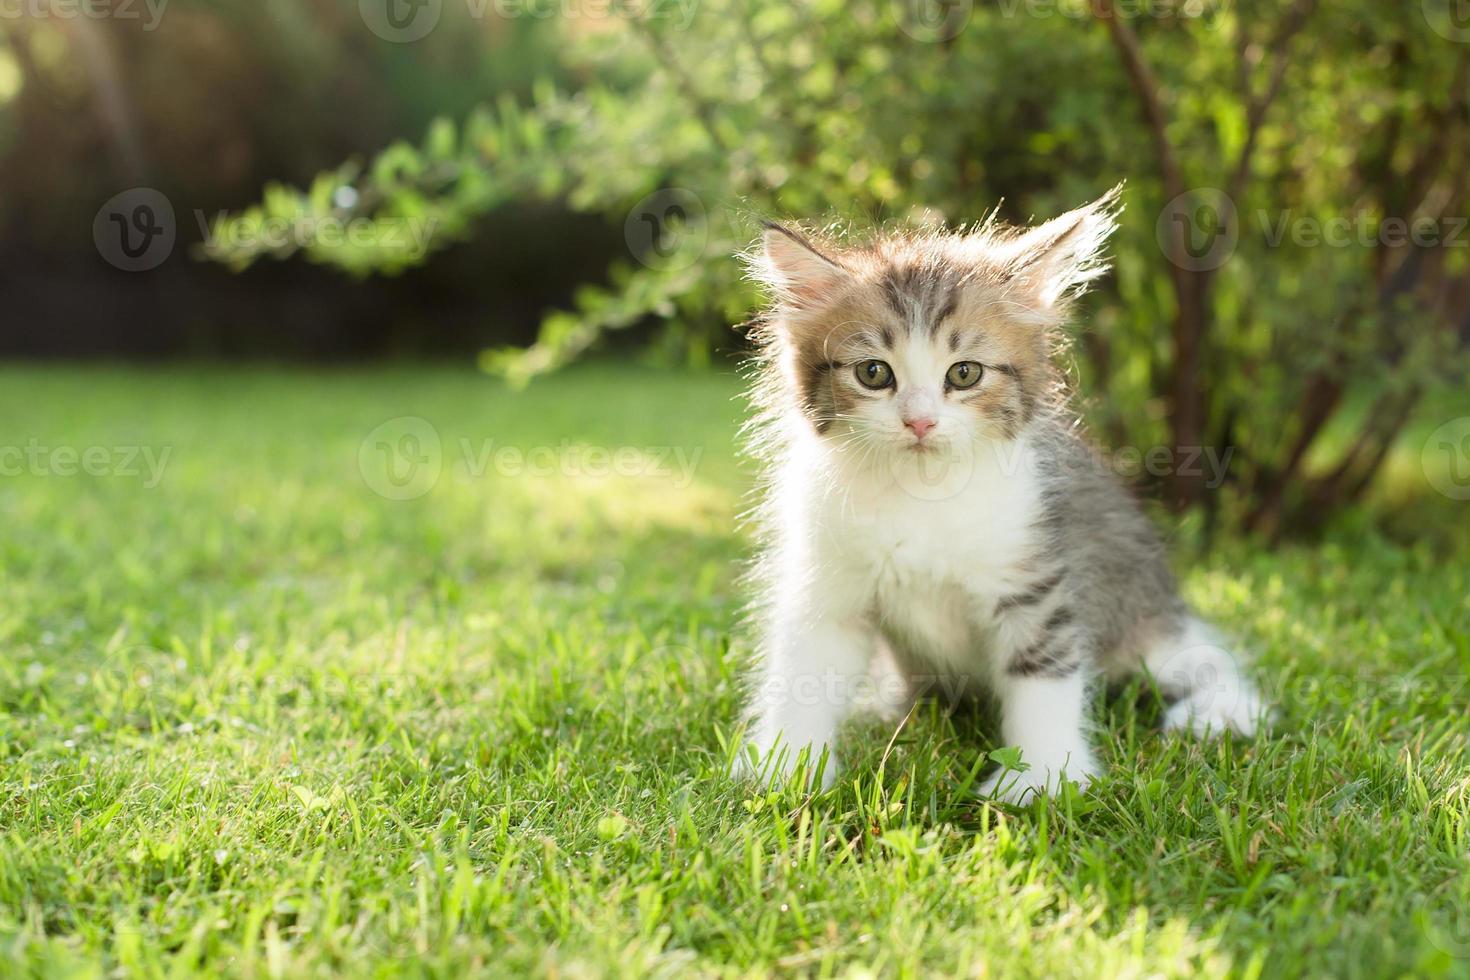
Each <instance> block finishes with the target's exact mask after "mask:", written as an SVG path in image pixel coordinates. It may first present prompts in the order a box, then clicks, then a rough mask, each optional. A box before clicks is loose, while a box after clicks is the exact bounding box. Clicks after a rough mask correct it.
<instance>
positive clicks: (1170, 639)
mask: <svg viewBox="0 0 1470 980" xmlns="http://www.w3.org/2000/svg"><path fill="white" fill-rule="evenodd" d="M1244 667H1245V664H1244V662H1243V660H1242V659H1241V657H1240V656H1239V655H1238V654H1236V653H1233V652H1232V651H1231V650H1229V649H1228V648H1226V647H1225V645H1224V643H1223V642H1222V641H1221V638H1220V637H1219V636H1218V635H1217V634H1216V633H1215V631H1214V630H1212V629H1210V627H1209V626H1207V625H1206V624H1204V623H1202V622H1200V621H1199V620H1198V619H1195V618H1194V617H1189V618H1188V619H1186V620H1185V621H1184V623H1183V626H1182V628H1180V629H1176V630H1171V631H1170V632H1169V633H1167V634H1166V635H1165V636H1164V637H1163V638H1161V639H1159V640H1156V641H1154V643H1153V644H1151V645H1150V646H1149V647H1148V648H1147V649H1146V650H1145V652H1144V656H1143V669H1144V670H1145V671H1146V672H1147V673H1148V675H1149V676H1150V677H1151V678H1152V679H1153V682H1154V683H1155V684H1157V685H1158V687H1159V690H1160V692H1162V693H1163V695H1164V696H1165V697H1166V698H1168V699H1169V700H1170V702H1171V703H1170V705H1169V707H1168V708H1167V709H1166V710H1165V712H1164V730H1165V731H1174V730H1180V729H1183V730H1188V731H1191V732H1194V733H1195V734H1196V735H1221V734H1223V733H1224V732H1225V731H1227V730H1229V731H1232V732H1235V733H1236V734H1237V735H1244V736H1246V737H1250V736H1251V735H1254V734H1255V731H1256V727H1257V726H1258V725H1261V724H1263V723H1267V722H1269V721H1270V708H1269V707H1268V706H1267V704H1266V701H1265V700H1264V699H1263V698H1262V697H1261V693H1260V691H1258V690H1257V689H1256V686H1255V684H1254V683H1252V682H1251V679H1250V678H1249V677H1248V676H1246V674H1245V670H1244Z"/></svg>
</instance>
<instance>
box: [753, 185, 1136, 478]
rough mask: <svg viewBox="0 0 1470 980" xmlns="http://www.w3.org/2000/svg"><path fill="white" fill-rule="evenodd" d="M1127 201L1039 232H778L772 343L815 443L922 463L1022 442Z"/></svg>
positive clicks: (763, 268)
mask: <svg viewBox="0 0 1470 980" xmlns="http://www.w3.org/2000/svg"><path fill="white" fill-rule="evenodd" d="M1116 199H1117V198H1116V192H1114V193H1110V194H1109V195H1107V196H1105V197H1104V198H1102V199H1101V200H1099V201H1097V202H1095V203H1094V204H1092V205H1089V206H1087V207H1085V208H1082V209H1079V210H1078V211H1074V212H1071V213H1069V214H1066V215H1063V216H1062V217H1061V218H1058V219H1056V220H1055V221H1051V222H1048V223H1046V224H1044V225H1042V226H1040V227H1038V228H1035V229H1032V230H1031V231H1028V232H1024V233H1022V232H1018V231H1014V230H1011V229H1006V228H997V227H994V226H988V227H986V228H983V229H981V230H979V231H976V232H972V233H970V234H936V235H926V236H919V237H914V236H895V237H889V238H881V239H878V240H877V241H874V242H872V243H870V244H868V245H864V246H860V247H857V248H849V249H842V250H839V249H836V248H834V247H831V246H822V247H818V246H815V245H813V244H812V243H811V242H810V241H808V240H807V239H805V238H803V237H801V236H799V235H796V234H794V233H792V232H789V231H787V230H785V229H781V228H776V227H772V228H771V229H770V230H768V231H767V233H766V237H765V243H764V245H765V247H764V252H763V254H762V256H761V257H760V258H758V259H757V260H756V263H755V271H756V274H757V275H758V277H760V278H761V279H762V280H764V281H765V282H766V283H767V284H768V285H770V286H771V287H772V289H773V291H774V292H775V294H776V297H777V302H776V307H775V310H774V311H773V316H772V319H771V324H772V326H771V329H770V330H769V331H768V334H767V337H766V341H765V342H766V343H767V344H772V345H774V346H775V351H776V353H777V355H778V356H777V358H776V361H777V362H778V363H779V364H781V366H782V371H783V384H784V385H786V386H787V387H788V388H789V389H790V391H791V394H792V395H794V401H795V403H796V404H797V405H799V406H800V407H801V409H802V411H803V412H804V414H805V415H806V416H807V418H808V419H809V420H810V421H811V423H812V425H813V427H814V428H815V430H816V431H817V432H818V433H819V434H820V435H822V436H823V437H825V438H826V439H827V440H828V441H830V442H831V443H832V444H833V445H834V446H835V447H837V448H839V449H841V450H843V451H851V452H853V453H862V454H866V455H874V456H876V455H879V454H882V455H884V456H889V457H892V456H894V455H899V454H902V455H910V456H913V457H918V458H923V457H925V456H926V455H928V454H932V453H955V452H963V451H965V450H968V449H971V448H974V447H975V446H976V445H977V444H980V443H983V442H1004V441H1008V440H1011V439H1014V438H1016V437H1017V436H1018V435H1019V434H1020V433H1021V431H1022V430H1023V429H1024V428H1025V425H1026V423H1027V422H1028V421H1029V420H1030V418H1031V417H1032V415H1033V414H1034V413H1035V411H1036V410H1037V408H1038V407H1039V406H1040V405H1042V404H1043V402H1044V401H1045V399H1046V396H1047V393H1048V389H1049V388H1050V387H1051V386H1052V385H1053V384H1054V378H1055V375H1054V372H1053V371H1052V369H1051V366H1050V363H1049V360H1048V351H1049V348H1050V344H1051V333H1050V331H1052V330H1053V329H1054V328H1055V327H1057V326H1058V325H1059V324H1060V322H1061V321H1062V319H1063V318H1064V317H1065V314H1066V311H1067V305H1068V303H1069V301H1070V300H1071V299H1072V298H1073V297H1074V296H1076V295H1077V294H1078V293H1079V292H1080V291H1081V288H1082V287H1083V286H1085V284H1086V283H1087V282H1089V281H1090V280H1091V279H1093V278H1095V277H1096V276H1097V275H1100V274H1101V273H1102V271H1104V269H1103V266H1102V264H1101V263H1100V261H1099V260H1098V258H1097V253H1098V251H1099V249H1100V248H1101V246H1102V244H1103V242H1104V241H1105V240H1106V238H1107V236H1108V234H1110V233H1111V231H1112V229H1113V227H1114V223H1115V213H1116V211H1115V205H1116Z"/></svg>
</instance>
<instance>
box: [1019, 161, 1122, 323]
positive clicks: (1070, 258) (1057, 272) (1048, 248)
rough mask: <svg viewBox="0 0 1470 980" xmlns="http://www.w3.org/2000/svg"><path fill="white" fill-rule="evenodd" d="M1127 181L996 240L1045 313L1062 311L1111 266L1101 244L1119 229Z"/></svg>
mask: <svg viewBox="0 0 1470 980" xmlns="http://www.w3.org/2000/svg"><path fill="white" fill-rule="evenodd" d="M1122 193H1123V185H1122V184H1119V185H1118V186H1116V187H1114V188H1113V189H1112V190H1110V191H1108V192H1107V193H1106V194H1104V195H1103V196H1102V197H1100V198H1098V199H1097V200H1095V201H1093V202H1092V203H1091V204H1087V205H1084V206H1083V207H1080V208H1078V209H1076V210H1075V211H1068V212H1067V213H1066V214H1064V215H1062V216H1061V217H1059V218H1053V219H1052V220H1050V221H1048V222H1046V223H1044V224H1041V225H1038V226H1036V227H1035V228H1031V229H1028V230H1026V231H1023V232H1022V233H1020V234H1019V235H1017V236H1015V237H1014V238H1011V239H1009V240H1007V241H1004V242H1000V243H998V244H997V247H996V251H997V252H998V253H999V255H998V256H997V257H998V258H999V259H1000V260H1001V263H1002V265H1003V267H1004V269H1005V271H1006V273H1007V274H1008V275H1009V276H1010V277H1011V278H1012V280H1013V281H1014V282H1015V283H1016V285H1017V286H1018V287H1019V288H1021V289H1022V290H1023V291H1024V292H1025V294H1027V296H1028V298H1029V300H1030V302H1032V303H1033V304H1035V305H1036V307H1037V308H1038V309H1039V310H1041V311H1043V312H1054V313H1062V312H1064V311H1065V309H1066V307H1067V306H1068V305H1069V304H1070V303H1071V302H1072V300H1074V299H1076V298H1077V297H1078V296H1081V295H1082V294H1083V293H1085V292H1086V291H1087V288H1088V286H1089V285H1090V284H1091V283H1092V281H1093V280H1094V279H1097V278H1098V277H1100V276H1103V275H1105V274H1106V273H1107V271H1108V261H1107V259H1106V257H1105V256H1104V255H1103V248H1104V247H1105V246H1106V245H1107V242H1108V239H1109V238H1111V237H1112V234H1113V232H1114V231H1116V230H1117V228H1118V215H1119V214H1120V213H1121V212H1122V210H1123V208H1122V204H1121V200H1122Z"/></svg>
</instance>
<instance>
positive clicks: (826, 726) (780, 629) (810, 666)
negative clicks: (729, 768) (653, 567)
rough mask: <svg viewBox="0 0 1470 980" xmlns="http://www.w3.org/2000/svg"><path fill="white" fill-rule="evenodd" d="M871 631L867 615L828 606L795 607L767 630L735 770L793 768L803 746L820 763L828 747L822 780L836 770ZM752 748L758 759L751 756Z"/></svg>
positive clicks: (787, 772) (782, 772)
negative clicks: (841, 732) (838, 743)
mask: <svg viewBox="0 0 1470 980" xmlns="http://www.w3.org/2000/svg"><path fill="white" fill-rule="evenodd" d="M872 652H873V633H872V631H871V629H869V628H868V624H867V623H866V621H865V619H863V618H860V617H854V618H850V619H845V618H842V617H841V616H838V615H834V614H833V612H832V611H831V610H818V609H814V608H810V607H808V608H804V609H799V610H792V611H791V612H790V613H789V614H787V615H785V616H783V617H782V619H781V623H780V624H779V625H777V626H776V627H775V628H774V629H772V631H771V632H770V634H769V635H768V636H767V637H766V642H765V645H764V649H763V650H762V658H763V659H762V661H761V662H760V663H759V664H758V667H757V674H756V689H755V691H754V697H753V699H752V703H751V716H752V717H751V722H750V726H749V729H748V731H747V735H746V737H747V740H748V743H749V744H748V745H747V746H745V747H743V748H742V750H741V752H740V754H739V755H738V756H737V757H736V759H735V765H734V770H733V772H734V774H735V775H737V776H761V777H768V776H770V775H772V774H773V773H774V774H777V775H779V776H781V777H782V778H788V777H790V776H791V775H793V774H794V773H795V771H796V768H797V763H798V761H799V756H800V754H801V752H802V750H803V749H805V750H807V752H808V759H809V760H810V764H811V765H812V766H815V765H816V764H817V761H818V760H819V759H820V758H821V756H822V753H823V752H824V751H825V752H827V754H828V759H827V764H826V767H825V769H824V770H823V773H822V786H823V788H826V787H829V786H831V785H832V782H833V780H834V779H835V778H836V775H837V760H836V757H835V755H834V754H833V753H832V745H833V742H834V741H835V739H836V736H837V729H838V727H839V726H840V725H841V724H842V722H843V720H844V719H846V718H847V716H848V715H849V714H850V713H851V710H852V706H853V701H854V697H855V696H856V694H857V692H858V691H859V690H861V689H862V687H863V685H864V682H865V681H866V679H867V671H868V661H869V658H870V656H871V655H872ZM751 748H754V750H755V752H756V755H757V759H756V760H752V759H751V757H750V749H751Z"/></svg>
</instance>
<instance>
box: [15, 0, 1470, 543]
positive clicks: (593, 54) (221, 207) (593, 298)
mask: <svg viewBox="0 0 1470 980" xmlns="http://www.w3.org/2000/svg"><path fill="white" fill-rule="evenodd" d="M3 13H4V16H3V17H0V31H3V33H0V186H3V188H4V191H3V194H0V291H3V296H4V323H3V327H0V356H15V355H22V356H45V357H73V356H91V357H96V356H105V357H117V356H124V357H155V358H156V357H186V358H192V359H199V358H205V359H236V358H242V357H243V358H262V357H264V358H273V359H274V358H293V359H294V358H309V359H318V360H320V359H330V360H336V359H346V358H352V359H363V358H388V357H413V358H451V359H456V360H460V361H466V360H468V359H470V358H477V359H478V360H479V362H480V363H481V365H482V366H484V367H485V368H486V369H488V370H490V371H492V372H497V373H502V374H505V375H508V376H509V377H511V378H512V379H513V380H516V381H524V380H526V379H527V378H529V377H531V376H534V375H535V374H538V373H541V372H544V371H546V370H549V369H553V368H556V367H559V366H560V365H562V364H565V363H567V362H569V361H571V360H573V359H575V358H578V357H582V356H586V355H588V354H592V355H594V356H596V355H603V356H606V355H609V354H611V355H614V356H618V357H629V356H635V357H638V358H641V359H644V360H649V361H654V362H659V363H663V364H666V365H668V364H691V365H708V364H711V363H729V362H731V361H732V360H733V359H734V358H735V357H738V355H739V354H740V353H741V351H742V349H743V345H744V340H743V337H742V335H741V334H740V332H739V331H738V329H737V330H732V329H731V327H732V325H737V324H740V323H741V322H743V321H744V319H745V318H746V317H747V316H748V315H749V313H750V311H751V310H752V308H753V307H754V305H755V304H756V303H758V302H759V297H758V296H757V295H756V294H755V293H754V292H753V290H752V289H751V288H750V286H749V285H748V284H747V283H745V282H744V281H743V280H742V278H741V270H740V266H739V263H738V262H737V261H735V259H734V254H735V253H736V252H737V251H738V250H740V249H742V248H745V247H747V246H748V245H749V243H750V242H751V240H752V239H753V237H754V231H755V229H756V227H757V223H758V221H759V219H761V218H765V217H780V218H794V219H804V220H806V221H808V222H811V223H814V224H817V225H825V224H832V225H835V226H836V227H837V228H838V229H839V230H842V231H846V232H851V233H853V234H859V235H860V234H861V233H862V231H863V230H864V229H867V228H870V227H872V226H873V225H874V224H875V223H879V222H884V223H899V224H915V225H924V224H935V223H944V224H947V225H950V226H956V225H962V224H966V223H969V222H973V221H976V220H979V219H981V218H983V217H984V216H985V215H987V214H989V213H990V212H991V211H992V209H997V208H998V213H999V215H1000V217H1002V218H1004V219H1009V220H1012V221H1017V222H1025V221H1029V220H1033V219H1036V218H1041V217H1046V216H1049V215H1051V214H1054V213H1056V212H1059V211H1061V210H1064V209H1067V208H1070V207H1074V206H1077V205H1079V204H1081V203H1083V202H1084V201H1087V200H1090V199H1092V198H1093V197H1095V196H1097V195H1098V194H1099V193H1101V192H1102V191H1103V190H1105V189H1106V188H1108V187H1110V186H1112V185H1113V184H1115V183H1117V182H1118V181H1120V180H1126V181H1127V182H1128V187H1127V191H1126V201H1127V212H1126V214H1125V217H1124V224H1123V227H1122V229H1121V231H1120V233H1119V235H1118V238H1117V241H1116V243H1115V247H1114V253H1115V256H1116V267H1117V271H1116V274H1115V275H1114V276H1113V277H1112V278H1111V279H1110V280H1109V281H1108V282H1107V283H1106V285H1105V286H1103V288H1102V289H1101V290H1100V291H1099V293H1098V295H1097V296H1096V297H1095V298H1094V299H1093V300H1092V301H1091V303H1090V305H1089V307H1088V308H1087V309H1086V310H1085V313H1084V316H1082V317H1081V318H1080V324H1079V327H1078V330H1077V334H1076V340H1077V342H1076V344H1075V345H1074V347H1073V349H1072V350H1071V351H1070V352H1069V353H1068V355H1067V358H1068V364H1069V366H1070V369H1071V370H1072V372H1073V374H1074V377H1075V378H1076V380H1077V381H1078V382H1079V387H1080V389H1081V390H1082V391H1083V392H1085V393H1087V398H1086V399H1085V401H1084V402H1083V403H1082V407H1083V408H1084V410H1085V411H1086V413H1087V416H1088V418H1089V420H1090V421H1091V422H1092V423H1093V426H1094V431H1095V433H1096V434H1097V435H1098V437H1099V439H1100V441H1101V442H1102V443H1103V444H1104V445H1105V446H1106V447H1108V448H1109V449H1118V448H1122V447H1129V448H1130V449H1136V450H1139V451H1140V452H1146V451H1147V449H1148V448H1149V447H1153V446H1160V445H1162V446H1168V447H1171V450H1172V451H1173V452H1174V453H1176V455H1182V454H1187V453H1188V452H1192V451H1194V450H1195V449H1197V448H1203V447H1214V448H1215V449H1216V451H1218V452H1223V451H1224V449H1225V448H1229V449H1230V450H1231V452H1232V457H1231V460H1230V466H1229V472H1228V478H1227V484H1226V485H1225V486H1223V487H1214V486H1206V482H1207V480H1206V478H1205V476H1204V475H1203V474H1200V475H1192V474H1187V473H1183V472H1181V470H1183V469H1185V467H1184V466H1183V465H1181V461H1180V459H1175V460H1174V462H1173V463H1171V465H1169V466H1168V467H1165V468H1164V469H1166V470H1167V472H1163V473H1158V472H1149V471H1148V468H1146V467H1139V468H1137V469H1138V470H1139V472H1138V473H1137V474H1136V475H1137V476H1138V477H1139V479H1140V480H1141V482H1143V483H1144V484H1145V485H1151V486H1152V487H1153V489H1154V490H1155V491H1157V493H1158V495H1159V496H1160V497H1161V498H1162V499H1165V500H1167V501H1169V502H1171V503H1173V504H1175V505H1177V506H1180V507H1192V506H1194V507H1199V509H1200V510H1201V511H1202V512H1203V513H1205V515H1206V518H1207V520H1209V521H1210V522H1211V526H1214V525H1216V524H1218V523H1219V522H1220V521H1221V520H1225V521H1228V522H1230V523H1232V524H1236V525H1241V526H1245V527H1248V528H1250V529H1252V530H1255V531H1259V532H1262V533H1264V534H1266V535H1269V536H1279V535H1281V534H1282V533H1283V532H1284V531H1287V530H1296V529H1304V530H1308V531H1311V530H1315V529H1317V528H1318V527H1320V526H1321V524H1322V522H1323V520H1324V518H1326V517H1327V516H1328V515H1331V514H1334V513H1338V512H1341V511H1342V510H1344V509H1345V508H1347V507H1348V506H1350V505H1352V504H1354V503H1357V502H1359V501H1362V500H1364V499H1367V498H1368V497H1369V496H1371V494H1372V492H1373V491H1374V488H1375V487H1376V486H1378V485H1379V483H1380V477H1381V476H1382V474H1383V472H1384V470H1385V468H1386V467H1391V465H1392V463H1391V460H1392V457H1393V452H1392V450H1393V448H1394V447H1395V446H1399V445H1402V441H1403V439H1404V437H1405V433H1406V432H1410V431H1412V430H1414V428H1415V426H1416V425H1420V424H1422V423H1424V422H1426V421H1433V422H1435V425H1434V426H1430V427H1429V430H1430V431H1433V430H1435V429H1436V427H1437V426H1439V425H1441V424H1451V423H1453V424H1451V425H1450V430H1449V431H1448V432H1447V433H1446V434H1443V435H1441V436H1438V437H1436V438H1437V439H1438V440H1439V445H1438V446H1429V445H1425V446H1423V447H1422V448H1423V455H1424V456H1425V458H1426V459H1429V460H1431V461H1433V460H1437V461H1438V462H1437V463H1435V464H1434V465H1438V466H1439V467H1440V468H1441V469H1442V470H1443V471H1444V472H1445V473H1447V474H1448V476H1449V478H1451V479H1452V480H1453V481H1454V485H1455V487H1456V488H1457V489H1458V488H1460V487H1462V486H1464V485H1465V484H1467V483H1470V445H1467V444H1466V443H1467V436H1466V434H1465V433H1462V432H1461V431H1460V430H1461V429H1462V428H1465V426H1464V425H1460V424H1459V423H1458V422H1457V421H1456V420H1458V419H1460V418H1462V417H1463V416H1465V415H1466V414H1470V406H1467V405H1464V404H1463V402H1464V401H1465V400H1466V399H1464V398H1458V399H1457V398H1456V395H1457V394H1458V395H1461V396H1463V395H1464V389H1465V387H1466V385H1465V381H1466V377H1467V363H1470V362H1467V348H1470V274H1467V273H1470V230H1467V228H1466V224H1467V221H1466V218H1465V217H1464V215H1465V214H1466V212H1467V211H1470V201H1467V181H1466V180H1465V179H1464V173H1465V170H1466V162H1467V161H1466V155H1467V149H1470V108H1467V105H1470V98H1467V87H1470V22H1467V21H1465V20H1464V18H1462V17H1460V16H1459V13H1460V11H1459V7H1458V6H1456V4H1455V3H1454V2H1452V0H1422V2H1414V3H1409V4H1399V5H1381V4H1373V3H1368V2H1366V0H1364V2H1341V3H1334V4H1319V3H1316V2H1314V0H1299V2H1294V3H1290V4H1282V3H1278V2H1256V0H1129V2H1126V3H1117V4H1115V3H1113V2H1112V0H944V2H938V0H859V2H856V3H845V2H837V0H814V2H803V3H797V4H791V3H779V2H766V0H678V2H676V0H619V2H616V3H614V2H612V0H295V2H286V0H270V2H251V3H244V2H229V0H151V2H145V0H132V2H130V3H120V2H114V3H103V2H101V0H10V2H9V6H7V7H6V8H5V11H4V12H3ZM140 195H141V196H140ZM129 236H132V237H133V238H134V239H135V241H134V244H133V246H129V241H128V240H129ZM134 248H135V249H136V250H138V251H139V253H140V254H139V255H138V256H129V255H127V254H120V251H119V250H122V253H126V252H128V251H130V250H132V249H134ZM1457 425H1458V426H1459V427H1458V428H1457V427H1456V426H1457ZM1125 465H1126V463H1125ZM1420 482H1421V484H1422V480H1421V481H1420ZM1216 490H1218V491H1220V492H1214V491H1216ZM1452 496H1453V495H1452Z"/></svg>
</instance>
